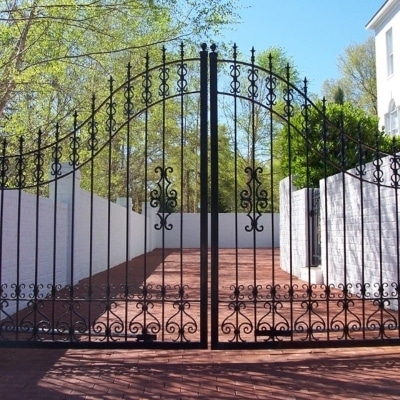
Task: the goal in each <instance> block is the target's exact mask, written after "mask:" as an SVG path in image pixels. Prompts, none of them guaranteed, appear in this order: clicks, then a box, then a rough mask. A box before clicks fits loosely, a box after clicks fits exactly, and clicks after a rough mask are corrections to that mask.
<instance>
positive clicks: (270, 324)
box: [256, 285, 290, 341]
mask: <svg viewBox="0 0 400 400" xmlns="http://www.w3.org/2000/svg"><path fill="white" fill-rule="evenodd" d="M267 288H269V289H270V293H271V296H272V298H273V299H272V300H271V301H266V302H264V304H263V308H264V309H266V310H267V312H266V313H265V314H264V315H263V317H262V318H260V319H259V321H258V323H257V329H256V335H257V336H260V337H263V338H264V340H265V341H282V340H283V339H282V337H283V336H288V333H289V334H290V323H289V320H288V319H287V317H285V316H284V312H283V311H284V304H285V303H283V302H282V301H280V300H278V298H279V296H278V297H276V298H275V296H276V294H277V291H278V290H279V289H280V286H279V285H276V286H270V285H269V286H268V287H267Z"/></svg>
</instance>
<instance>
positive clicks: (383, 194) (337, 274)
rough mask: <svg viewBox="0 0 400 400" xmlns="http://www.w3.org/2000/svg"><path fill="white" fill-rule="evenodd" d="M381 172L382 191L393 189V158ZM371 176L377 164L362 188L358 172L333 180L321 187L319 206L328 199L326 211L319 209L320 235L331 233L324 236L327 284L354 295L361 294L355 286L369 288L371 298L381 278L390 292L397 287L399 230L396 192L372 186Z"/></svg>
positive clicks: (386, 161)
mask: <svg viewBox="0 0 400 400" xmlns="http://www.w3.org/2000/svg"><path fill="white" fill-rule="evenodd" d="M381 169H382V171H383V178H384V182H382V185H390V184H391V181H390V177H391V174H392V172H391V169H390V164H389V157H386V158H384V159H383V164H382V167H381ZM373 171H374V166H373V164H372V163H369V164H367V165H366V175H365V176H364V180H365V181H367V182H363V183H362V185H361V184H360V180H359V179H358V178H357V177H356V176H355V175H356V171H355V170H350V171H349V174H345V175H342V174H338V175H335V176H332V177H329V178H328V179H327V180H326V189H325V182H324V181H323V180H322V181H321V182H320V188H321V191H320V193H321V205H324V204H325V197H326V200H327V207H326V209H325V207H322V208H321V226H322V229H324V227H327V235H326V234H325V232H324V231H323V232H322V261H323V271H324V280H325V282H329V283H333V284H335V285H338V284H339V283H348V284H351V285H352V291H353V292H357V291H358V289H357V283H362V282H365V283H369V284H370V287H371V292H370V294H371V296H372V295H373V289H374V288H376V285H377V284H379V282H380V281H381V276H382V282H385V283H387V284H388V285H389V287H391V285H392V284H395V283H397V282H398V272H397V270H398V260H397V246H398V243H397V235H398V234H399V232H398V227H396V219H397V217H396V211H395V204H396V190H394V189H393V188H391V187H382V186H381V187H380V188H379V187H378V186H377V185H376V184H373V183H370V182H374V177H373ZM343 181H344V187H345V196H343ZM361 190H362V192H361ZM361 193H362V196H361ZM379 195H380V208H379V199H378V196H379ZM379 211H380V212H379ZM362 229H363V230H364V234H362ZM362 265H364V269H363V268H362ZM344 266H345V268H344ZM363 273H364V277H363Z"/></svg>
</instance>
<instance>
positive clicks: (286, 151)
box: [276, 101, 391, 188]
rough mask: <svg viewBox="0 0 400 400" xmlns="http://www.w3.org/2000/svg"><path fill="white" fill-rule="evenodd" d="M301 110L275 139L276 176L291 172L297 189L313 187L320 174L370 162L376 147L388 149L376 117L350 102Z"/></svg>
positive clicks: (332, 173)
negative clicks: (277, 161)
mask: <svg viewBox="0 0 400 400" xmlns="http://www.w3.org/2000/svg"><path fill="white" fill-rule="evenodd" d="M304 110H305V109H304V108H303V111H301V110H297V112H296V113H295V115H294V116H293V118H292V119H291V123H290V124H289V125H287V126H285V127H283V128H282V130H281V131H280V132H279V135H278V137H277V140H276V150H277V152H276V155H277V158H278V159H279V162H280V163H279V166H280V175H281V177H282V178H283V177H285V176H288V175H293V176H294V184H295V185H296V186H297V187H298V188H303V187H317V186H318V184H319V183H318V182H319V180H320V179H323V178H324V177H327V176H331V175H334V174H337V173H339V172H341V171H346V170H348V169H350V168H354V167H356V166H357V165H361V164H364V163H366V162H368V161H371V160H372V159H373V157H375V155H376V150H375V149H376V148H379V149H380V150H381V151H385V152H390V151H391V141H390V140H389V139H388V138H387V137H386V136H385V134H384V133H383V132H380V131H379V129H378V118H377V117H376V116H372V115H370V114H368V113H367V112H365V111H364V110H362V109H360V108H357V107H356V106H354V105H353V104H352V103H349V102H345V103H344V104H335V103H329V104H325V103H324V102H322V101H318V102H317V103H316V107H307V112H305V111H304Z"/></svg>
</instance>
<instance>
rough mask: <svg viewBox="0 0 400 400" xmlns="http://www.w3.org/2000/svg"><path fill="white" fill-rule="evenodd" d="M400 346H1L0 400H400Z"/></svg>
mask: <svg viewBox="0 0 400 400" xmlns="http://www.w3.org/2000/svg"><path fill="white" fill-rule="evenodd" d="M399 350H400V348H399V347H375V348H358V349H340V350H339V349H313V350H284V351H280V350H264V351H209V350H206V351H193V350H190V351H187V350H186V351H185V350H181V351H164V350H158V351H154V350H151V351H150V350H140V351H138V350H76V349H70V350H61V349H56V350H55V349H15V348H2V349H0V360H1V362H0V398H1V399H3V400H9V399H31V400H35V399H197V398H203V399H233V398H238V399H304V400H305V399H310V398H316V399H371V398H372V399H400V374H399V371H400V351H399Z"/></svg>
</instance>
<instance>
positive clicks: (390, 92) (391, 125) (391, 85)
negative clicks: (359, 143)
mask: <svg viewBox="0 0 400 400" xmlns="http://www.w3.org/2000/svg"><path fill="white" fill-rule="evenodd" d="M366 28H367V29H370V30H373V31H375V50H376V79H377V96H378V116H379V121H380V124H381V125H384V126H385V130H386V132H387V133H388V134H391V135H397V134H399V109H400V47H399V46H398V44H399V43H400V0H386V1H385V3H384V4H383V5H382V7H381V8H380V9H379V10H378V11H377V12H376V13H375V15H374V16H373V17H372V18H371V20H370V21H369V22H368V23H367V25H366ZM396 44H397V45H396Z"/></svg>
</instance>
